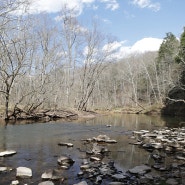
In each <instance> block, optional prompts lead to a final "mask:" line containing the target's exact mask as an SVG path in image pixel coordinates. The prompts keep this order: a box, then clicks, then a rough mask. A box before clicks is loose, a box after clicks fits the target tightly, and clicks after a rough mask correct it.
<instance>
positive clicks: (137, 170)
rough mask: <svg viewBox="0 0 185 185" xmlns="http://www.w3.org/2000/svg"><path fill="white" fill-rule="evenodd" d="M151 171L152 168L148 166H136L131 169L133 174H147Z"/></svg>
mask: <svg viewBox="0 0 185 185" xmlns="http://www.w3.org/2000/svg"><path fill="white" fill-rule="evenodd" d="M149 171H151V168H150V167H149V166H146V165H141V166H136V167H134V168H132V169H129V172H130V173H133V174H145V173H147V172H149Z"/></svg>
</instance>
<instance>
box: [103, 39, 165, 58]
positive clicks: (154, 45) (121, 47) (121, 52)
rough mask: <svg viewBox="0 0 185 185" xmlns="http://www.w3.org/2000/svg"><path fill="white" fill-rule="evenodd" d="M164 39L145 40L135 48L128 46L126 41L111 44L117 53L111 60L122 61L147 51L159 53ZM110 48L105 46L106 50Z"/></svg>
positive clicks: (139, 42)
mask: <svg viewBox="0 0 185 185" xmlns="http://www.w3.org/2000/svg"><path fill="white" fill-rule="evenodd" d="M162 41H163V40H162V39H158V38H151V37H149V38H143V39H141V40H139V41H137V42H136V43H135V44H134V45H133V46H126V45H125V43H126V41H121V42H117V41H115V42H113V43H111V46H110V47H112V51H115V52H114V54H113V55H112V56H111V58H114V59H122V58H125V57H128V56H129V55H132V54H134V53H144V52H147V51H158V50H159V48H160V45H161V43H162ZM107 47H108V46H107V45H105V46H104V49H106V48H107Z"/></svg>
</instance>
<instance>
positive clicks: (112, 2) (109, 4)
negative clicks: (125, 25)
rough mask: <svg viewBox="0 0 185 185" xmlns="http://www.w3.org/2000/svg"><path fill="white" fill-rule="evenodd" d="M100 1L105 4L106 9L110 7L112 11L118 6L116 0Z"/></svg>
mask: <svg viewBox="0 0 185 185" xmlns="http://www.w3.org/2000/svg"><path fill="white" fill-rule="evenodd" d="M100 2H102V3H105V4H106V9H110V10H112V11H114V10H116V9H118V8H119V4H118V2H117V0H100Z"/></svg>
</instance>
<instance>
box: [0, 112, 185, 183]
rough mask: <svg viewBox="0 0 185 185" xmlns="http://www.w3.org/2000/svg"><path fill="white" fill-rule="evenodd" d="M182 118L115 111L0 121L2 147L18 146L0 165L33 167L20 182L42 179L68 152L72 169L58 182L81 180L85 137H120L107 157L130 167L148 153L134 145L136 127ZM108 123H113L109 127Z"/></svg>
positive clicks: (3, 177) (5, 178)
mask: <svg viewBox="0 0 185 185" xmlns="http://www.w3.org/2000/svg"><path fill="white" fill-rule="evenodd" d="M183 124H184V122H183V121H182V120H177V119H176V118H175V119H172V118H161V117H159V116H153V117H152V116H146V115H131V114H114V115H108V116H98V117H96V118H93V119H90V120H78V121H72V122H65V121H55V122H47V123H31V124H28V123H26V122H19V123H16V124H13V123H12V124H11V123H9V124H6V123H4V122H1V123H0V151H4V150H10V149H11V150H15V151H17V154H15V155H13V156H9V157H0V167H1V166H9V167H12V168H13V169H15V168H17V167H20V166H24V167H29V168H31V169H32V172H33V177H32V178H31V179H23V180H20V184H34V185H37V184H38V183H39V182H41V175H42V173H44V171H46V170H48V169H57V168H58V167H59V166H58V164H57V159H58V157H59V156H61V155H69V156H71V158H72V159H74V160H75V163H74V165H73V166H72V167H71V168H70V169H69V170H63V176H64V177H65V181H64V182H63V183H61V182H56V184H69V185H72V184H74V183H77V182H79V179H78V177H77V173H78V172H79V171H80V165H81V163H82V159H83V158H85V155H86V153H85V151H86V150H87V148H86V147H87V146H85V145H84V144H83V142H82V141H81V140H82V139H87V138H92V137H97V136H98V135H100V134H103V135H107V136H109V137H110V138H111V139H115V140H116V141H117V143H116V144H109V145H108V149H109V150H110V153H109V155H108V156H107V157H106V158H105V160H113V161H114V162H115V165H116V167H117V168H118V169H120V170H122V171H127V170H128V169H129V168H132V167H134V166H137V165H140V164H145V163H146V162H147V161H148V160H149V153H148V152H146V151H144V150H143V149H141V148H139V147H138V146H135V145H130V144H129V142H130V140H131V139H130V136H131V135H132V131H133V130H141V129H145V130H153V129H159V128H161V127H166V126H168V127H179V126H183ZM107 125H111V127H108V126H107ZM59 142H68V143H69V142H70V143H73V144H74V146H73V147H68V148H67V147H65V146H58V143H59ZM13 180H16V177H15V170H12V171H11V172H7V173H0V184H1V185H3V184H7V185H8V184H11V181H13Z"/></svg>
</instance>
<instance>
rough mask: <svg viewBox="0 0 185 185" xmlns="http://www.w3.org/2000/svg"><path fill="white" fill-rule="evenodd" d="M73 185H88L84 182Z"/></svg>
mask: <svg viewBox="0 0 185 185" xmlns="http://www.w3.org/2000/svg"><path fill="white" fill-rule="evenodd" d="M73 185H88V184H87V182H86V181H82V182H79V183H77V184H73Z"/></svg>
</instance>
